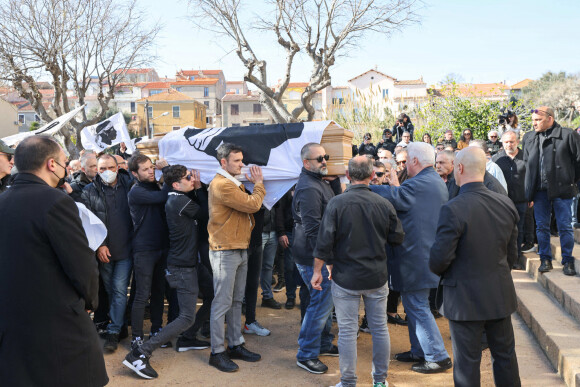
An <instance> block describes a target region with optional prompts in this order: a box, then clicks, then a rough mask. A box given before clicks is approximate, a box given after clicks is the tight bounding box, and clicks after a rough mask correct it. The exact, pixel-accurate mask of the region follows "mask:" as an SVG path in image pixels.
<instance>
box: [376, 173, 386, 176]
mask: <svg viewBox="0 0 580 387" xmlns="http://www.w3.org/2000/svg"><path fill="white" fill-rule="evenodd" d="M375 175H376V176H377V177H383V176H385V172H375Z"/></svg>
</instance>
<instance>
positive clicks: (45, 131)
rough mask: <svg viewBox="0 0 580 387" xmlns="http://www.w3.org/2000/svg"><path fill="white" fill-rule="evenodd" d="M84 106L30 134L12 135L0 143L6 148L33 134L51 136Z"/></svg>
mask: <svg viewBox="0 0 580 387" xmlns="http://www.w3.org/2000/svg"><path fill="white" fill-rule="evenodd" d="M84 107H85V105H82V106H79V107H78V108H76V109H74V110H71V111H70V112H68V113H66V114H63V115H62V116H60V117H58V118H56V119H55V120H53V121H50V122H49V123H48V124H46V125H44V126H43V127H41V128H39V129H36V130H35V131H32V132H24V133H18V134H14V135H12V136H8V137H4V138H3V139H2V141H4V142H5V143H6V144H7V145H8V146H12V145H14V144H16V143H17V142H20V141H22V140H24V139H25V138H26V137H29V136H32V135H35V134H42V135H48V136H52V135H54V134H55V133H57V132H58V131H59V130H60V129H61V128H62V127H63V126H64V124H66V123H67V122H69V121H70V120H71V119H72V118H73V117H74V116H76V115H77V113H78V112H80V111H81V110H82V109H83V108H84Z"/></svg>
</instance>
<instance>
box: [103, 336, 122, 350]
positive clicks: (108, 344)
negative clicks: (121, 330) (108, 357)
mask: <svg viewBox="0 0 580 387" xmlns="http://www.w3.org/2000/svg"><path fill="white" fill-rule="evenodd" d="M118 346H119V334H118V333H109V334H108V335H107V341H105V345H103V350H105V351H106V352H115V351H116V350H117V347H118Z"/></svg>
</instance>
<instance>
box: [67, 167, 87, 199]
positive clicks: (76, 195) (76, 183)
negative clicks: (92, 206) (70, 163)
mask: <svg viewBox="0 0 580 387" xmlns="http://www.w3.org/2000/svg"><path fill="white" fill-rule="evenodd" d="M89 184H91V181H90V180H89V178H88V177H87V175H85V173H84V172H83V171H79V172H76V173H75V174H74V175H73V179H72V181H71V183H70V187H71V188H72V192H71V193H70V195H69V196H70V197H71V198H73V200H74V201H75V202H81V203H82V199H81V195H82V194H83V189H85V187H86V186H87V185H89Z"/></svg>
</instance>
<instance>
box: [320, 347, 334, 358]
mask: <svg viewBox="0 0 580 387" xmlns="http://www.w3.org/2000/svg"><path fill="white" fill-rule="evenodd" d="M320 356H338V347H337V346H336V345H333V346H332V347H330V349H329V350H326V351H324V352H322V351H321V352H320Z"/></svg>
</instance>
